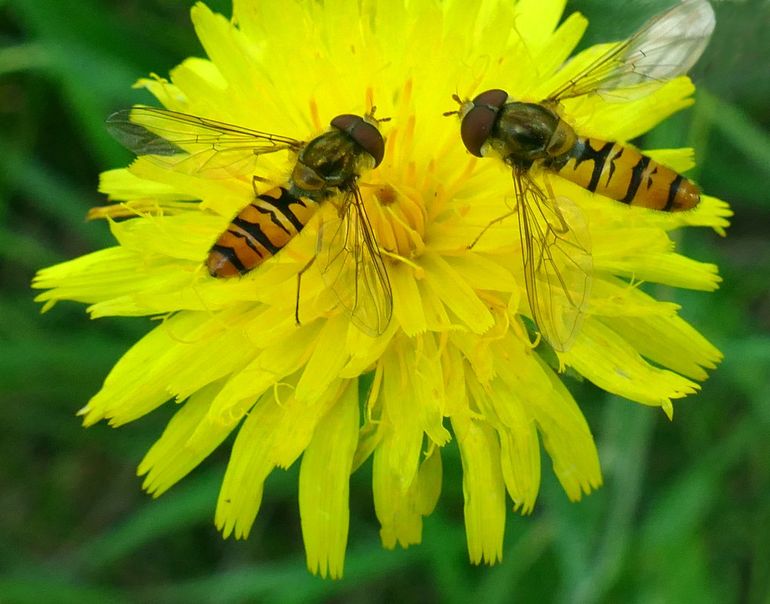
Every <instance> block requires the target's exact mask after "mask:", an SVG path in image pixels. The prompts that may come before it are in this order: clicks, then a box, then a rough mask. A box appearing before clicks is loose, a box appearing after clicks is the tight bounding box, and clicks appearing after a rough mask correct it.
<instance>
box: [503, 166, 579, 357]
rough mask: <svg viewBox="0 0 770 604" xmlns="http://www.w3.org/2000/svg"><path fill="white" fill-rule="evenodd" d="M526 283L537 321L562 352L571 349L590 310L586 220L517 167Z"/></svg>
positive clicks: (575, 209) (568, 202)
mask: <svg viewBox="0 0 770 604" xmlns="http://www.w3.org/2000/svg"><path fill="white" fill-rule="evenodd" d="M513 184H514V190H515V193H516V208H517V210H518V215H519V234H520V237H521V252H522V260H523V265H524V283H525V286H526V290H527V300H528V301H529V307H530V310H531V312H532V319H533V320H534V321H535V323H536V324H537V326H538V329H539V330H540V333H541V334H542V335H543V336H544V337H545V338H546V340H548V342H549V343H550V344H551V346H553V347H554V349H556V350H558V351H565V350H567V349H569V347H570V346H571V344H572V341H573V339H574V337H575V336H576V335H577V333H578V331H579V328H580V323H581V321H582V319H583V316H584V314H585V309H586V307H587V305H588V299H589V296H590V290H591V273H592V268H593V261H592V258H591V245H590V240H589V236H588V226H587V224H586V221H585V218H584V216H583V214H582V212H581V210H580V208H578V207H577V206H576V205H575V204H574V203H572V202H571V201H570V200H568V199H566V198H559V199H558V200H557V199H554V198H551V197H549V196H548V195H546V194H545V193H544V192H543V190H542V189H541V188H540V187H539V186H538V184H537V183H536V182H535V181H534V180H532V178H531V177H530V175H529V171H528V169H525V168H516V167H514V168H513Z"/></svg>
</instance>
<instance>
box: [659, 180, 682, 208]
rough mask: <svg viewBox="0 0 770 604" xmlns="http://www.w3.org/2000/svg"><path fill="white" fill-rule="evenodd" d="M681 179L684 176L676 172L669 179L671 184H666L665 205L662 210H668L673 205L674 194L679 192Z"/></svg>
mask: <svg viewBox="0 0 770 604" xmlns="http://www.w3.org/2000/svg"><path fill="white" fill-rule="evenodd" d="M683 180H684V176H682V175H681V174H677V175H676V178H675V179H674V180H673V181H671V184H670V185H669V186H668V198H667V199H666V205H665V206H664V207H663V211H664V212H670V211H671V208H673V207H674V201H676V194H677V193H679V187H680V186H681V184H682V181H683Z"/></svg>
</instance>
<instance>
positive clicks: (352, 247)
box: [318, 184, 393, 337]
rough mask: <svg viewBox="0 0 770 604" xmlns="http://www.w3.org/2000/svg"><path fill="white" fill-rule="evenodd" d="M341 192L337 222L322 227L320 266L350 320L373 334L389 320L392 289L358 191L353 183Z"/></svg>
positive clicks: (383, 327) (382, 328) (364, 330)
mask: <svg viewBox="0 0 770 604" xmlns="http://www.w3.org/2000/svg"><path fill="white" fill-rule="evenodd" d="M343 195H344V197H343V198H342V199H341V202H340V203H341V205H340V206H339V207H340V209H341V213H340V220H339V222H338V223H337V224H332V225H324V227H323V228H324V229H326V230H325V233H324V242H323V246H322V248H321V252H320V254H321V255H320V257H319V258H318V261H320V265H319V267H320V269H321V274H322V275H323V279H324V282H325V283H326V285H327V286H328V287H329V288H330V289H332V290H333V291H334V293H335V295H336V296H337V298H338V299H339V300H340V302H341V303H342V305H343V306H344V307H345V308H347V309H348V311H349V312H350V317H351V320H352V321H353V324H354V325H356V326H357V327H358V328H359V329H361V331H363V332H364V333H367V334H369V335H371V336H373V337H375V336H378V335H380V334H381V333H383V332H384V331H385V329H386V328H387V326H388V323H389V322H390V317H391V315H392V314H393V293H392V290H391V287H390V280H389V279H388V272H387V270H386V268H385V262H384V261H383V259H382V254H380V250H379V247H378V245H377V241H376V239H375V237H374V232H373V230H372V225H371V223H370V222H369V218H368V216H367V215H366V209H365V208H364V201H363V199H362V198H361V192H360V191H359V189H358V187H357V186H356V185H355V184H353V186H352V188H351V189H350V190H349V191H347V192H345V193H344V194H343Z"/></svg>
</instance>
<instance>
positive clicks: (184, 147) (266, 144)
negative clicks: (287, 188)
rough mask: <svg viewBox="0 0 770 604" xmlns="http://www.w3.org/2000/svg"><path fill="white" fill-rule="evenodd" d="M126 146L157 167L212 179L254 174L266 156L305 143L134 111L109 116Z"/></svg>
mask: <svg viewBox="0 0 770 604" xmlns="http://www.w3.org/2000/svg"><path fill="white" fill-rule="evenodd" d="M107 130H108V131H109V132H110V134H112V136H113V137H115V139H116V140H117V141H118V142H119V143H121V144H122V145H123V146H124V147H126V148H127V149H129V150H130V151H133V152H134V153H135V154H136V155H137V156H142V157H146V158H147V159H148V160H150V161H151V162H153V163H154V164H156V165H160V166H162V167H164V168H169V169H174V170H178V171H181V172H184V173H187V174H195V175H198V176H204V177H207V178H229V177H232V176H234V175H238V174H251V173H253V170H254V165H255V163H256V159H257V157H258V156H259V155H263V154H265V153H274V152H276V151H281V150H284V149H294V150H298V149H299V148H301V147H302V144H303V143H302V141H298V140H295V139H293V138H288V137H284V136H279V135H276V134H270V133H268V132H261V131H259V130H251V129H248V128H242V127H240V126H233V125H232V124H226V123H224V122H217V121H214V120H210V119H207V118H203V117H198V116H195V115H188V114H186V113H178V112H176V111H168V110H166V109H155V108H153V107H133V108H132V109H126V110H123V111H118V112H117V113H114V114H112V115H111V116H110V117H108V118H107Z"/></svg>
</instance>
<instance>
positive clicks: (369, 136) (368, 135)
mask: <svg viewBox="0 0 770 604" xmlns="http://www.w3.org/2000/svg"><path fill="white" fill-rule="evenodd" d="M331 126H332V127H333V128H339V129H340V130H342V131H343V132H344V133H345V134H347V135H348V136H349V137H350V138H352V139H353V140H354V141H355V142H356V143H357V144H358V146H359V147H361V148H362V149H363V150H364V151H366V152H367V153H368V154H369V155H371V156H372V157H373V158H374V167H375V168H376V167H377V166H379V165H380V162H381V161H382V157H383V156H384V155H385V141H384V140H383V138H382V134H380V131H379V130H377V128H376V127H375V126H373V125H372V124H370V123H369V122H367V121H366V120H364V118H362V117H361V116H359V115H352V114H350V113H346V114H344V115H338V116H337V117H335V118H334V119H333V120H332V121H331Z"/></svg>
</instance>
